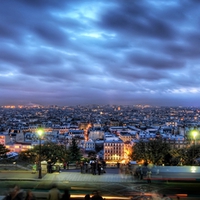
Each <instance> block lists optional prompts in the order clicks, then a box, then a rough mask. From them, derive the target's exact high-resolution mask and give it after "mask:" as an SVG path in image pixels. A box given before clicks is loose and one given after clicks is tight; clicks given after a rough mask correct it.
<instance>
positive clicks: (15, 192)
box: [5, 185, 25, 200]
mask: <svg viewBox="0 0 200 200" xmlns="http://www.w3.org/2000/svg"><path fill="white" fill-rule="evenodd" d="M24 196H25V195H24V191H23V190H21V189H20V187H19V186H18V185H15V186H14V188H13V189H11V191H10V192H9V193H8V195H7V196H6V197H5V199H6V200H22V199H24Z"/></svg>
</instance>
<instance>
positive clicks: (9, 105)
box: [0, 103, 200, 108]
mask: <svg viewBox="0 0 200 200" xmlns="http://www.w3.org/2000/svg"><path fill="white" fill-rule="evenodd" d="M12 106H15V107H20V106H23V107H51V106H57V107H77V106H85V107H87V106H119V107H120V106H124V107H126V106H127V107H128V106H131V107H137V108H140V107H141V108H149V107H151V108H160V107H166V108H171V107H179V108H200V106H199V107H198V106H180V105H179V106H175V105H174V106H173V105H172V106H170V105H149V104H74V105H58V104H46V105H43V104H37V103H28V104H7V105H0V107H12Z"/></svg>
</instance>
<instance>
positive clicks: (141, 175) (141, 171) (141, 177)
mask: <svg viewBox="0 0 200 200" xmlns="http://www.w3.org/2000/svg"><path fill="white" fill-rule="evenodd" d="M139 173H140V180H142V179H143V169H142V167H140V172H139Z"/></svg>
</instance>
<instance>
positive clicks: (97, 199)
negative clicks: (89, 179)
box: [91, 190, 103, 200]
mask: <svg viewBox="0 0 200 200" xmlns="http://www.w3.org/2000/svg"><path fill="white" fill-rule="evenodd" d="M91 200H103V197H102V196H101V195H100V194H99V192H98V191H96V190H95V191H93V196H92V198H91Z"/></svg>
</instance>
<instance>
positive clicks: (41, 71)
mask: <svg viewBox="0 0 200 200" xmlns="http://www.w3.org/2000/svg"><path fill="white" fill-rule="evenodd" d="M199 7H200V4H199V2H198V1H196V0H181V1H180V0H168V1H165V0H160V1H157V0H143V1H131V0H126V1H116V0H109V1H105V0H95V1H93V0H86V1H83V0H67V1H55V0H48V1H41V0H34V1H27V0H18V1H11V0H7V1H1V6H0V19H1V20H0V85H1V87H0V94H1V98H0V105H7V104H27V103H29V102H33V103H39V104H43V105H49V104H57V105H76V104H124V105H130V104H132V105H133V104H150V105H163V106H178V105H181V106H200V102H199V98H200V78H199V77H200V66H199V63H200V57H199V55H200V48H199V46H200V35H199V30H200V23H199V21H200V12H199Z"/></svg>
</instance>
